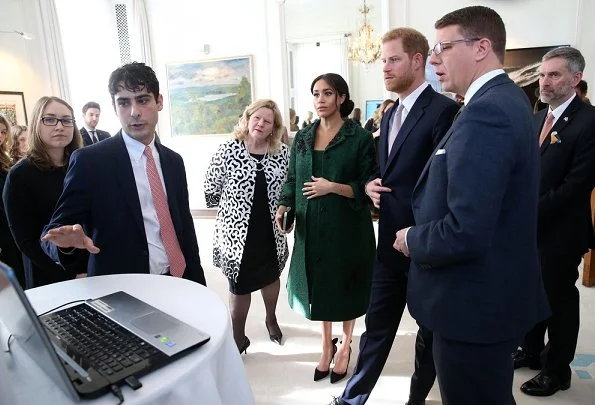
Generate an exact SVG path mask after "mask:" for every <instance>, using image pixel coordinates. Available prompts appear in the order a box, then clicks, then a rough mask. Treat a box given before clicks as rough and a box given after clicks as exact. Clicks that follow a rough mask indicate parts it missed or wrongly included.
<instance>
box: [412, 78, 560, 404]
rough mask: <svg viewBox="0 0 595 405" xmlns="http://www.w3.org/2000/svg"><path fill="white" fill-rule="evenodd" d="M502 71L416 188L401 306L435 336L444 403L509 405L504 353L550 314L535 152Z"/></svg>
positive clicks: (520, 104)
mask: <svg viewBox="0 0 595 405" xmlns="http://www.w3.org/2000/svg"><path fill="white" fill-rule="evenodd" d="M537 143H538V142H537V140H536V138H535V130H534V127H533V123H532V114H531V107H530V106H529V102H528V100H527V97H526V96H525V95H524V93H523V91H522V90H521V89H520V88H518V87H517V86H516V85H515V84H514V83H513V82H512V81H511V80H510V79H509V78H508V76H506V75H505V74H501V75H498V76H496V77H494V78H492V79H491V80H489V81H488V82H487V83H486V84H484V85H483V86H482V87H481V88H480V89H479V90H478V91H477V92H476V93H475V95H473V97H472V98H471V99H470V100H469V101H468V103H467V105H466V106H465V107H464V109H463V110H462V112H461V114H460V115H459V117H458V118H457V119H456V120H455V122H454V123H453V125H452V128H451V129H450V131H449V132H448V133H447V134H446V135H445V136H444V138H443V139H442V141H441V142H440V143H439V144H438V146H437V148H436V150H435V151H434V153H433V154H432V157H431V158H430V160H429V161H428V163H427V165H426V167H425V168H424V171H423V173H422V175H421V177H420V179H419V182H418V183H417V185H416V187H415V190H414V192H413V213H414V215H415V223H416V224H417V225H416V226H414V227H413V228H411V229H410V230H409V232H408V234H407V243H408V247H409V253H410V257H411V270H410V272H409V286H408V306H409V311H410V312H411V314H412V315H413V317H414V318H415V319H416V320H417V321H418V322H420V323H421V324H422V325H424V326H426V327H427V328H429V329H430V330H431V331H432V332H433V333H434V348H433V349H434V350H433V352H434V361H435V365H436V371H437V374H438V380H439V382H440V390H441V393H442V400H443V404H444V405H477V404H481V405H508V404H512V403H513V402H514V399H513V397H512V392H511V387H512V376H513V364H512V357H511V353H512V352H513V351H514V349H515V348H516V346H517V345H518V344H519V343H520V340H521V338H522V336H523V335H524V334H525V333H526V332H527V331H528V330H529V329H531V328H532V327H533V326H534V325H535V324H536V323H537V322H539V321H542V320H543V319H545V318H546V317H547V316H548V315H549V308H548V305H547V301H546V297H545V293H544V289H543V284H542V280H541V273H540V269H539V261H538V255H537V239H536V231H537V201H538V187H539V152H538V145H537Z"/></svg>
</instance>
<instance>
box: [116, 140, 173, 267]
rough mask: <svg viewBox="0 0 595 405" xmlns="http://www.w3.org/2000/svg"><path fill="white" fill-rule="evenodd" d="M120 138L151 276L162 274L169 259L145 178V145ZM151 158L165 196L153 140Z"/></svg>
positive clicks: (149, 188) (159, 164) (167, 265)
mask: <svg viewBox="0 0 595 405" xmlns="http://www.w3.org/2000/svg"><path fill="white" fill-rule="evenodd" d="M122 138H123V139H124V144H125V145H126V149H127V150H128V155H129V156H130V163H131V164H132V172H133V173H134V181H135V183H136V190H137V192H138V199H139V201H140V208H141V211H142V215H143V223H144V225H145V233H146V234H147V244H148V246H149V269H150V272H151V274H164V273H167V272H168V271H169V259H168V258H167V253H166V252H165V247H164V246H163V241H162V240H161V232H160V226H159V220H158V219H157V211H155V204H154V203H153V195H152V194H151V187H150V185H149V178H148V177H147V157H146V156H145V144H143V143H142V142H139V141H137V140H136V139H134V138H132V137H130V135H128V134H126V133H125V132H124V130H122ZM149 146H150V147H151V151H152V152H153V157H154V158H155V165H156V166H157V172H158V173H159V178H160V179H161V184H162V185H163V191H164V192H165V195H166V196H167V190H166V189H165V182H164V181H163V172H162V170H161V161H160V159H159V152H158V151H157V148H156V147H155V139H154V138H153V140H152V141H151V143H150V144H149Z"/></svg>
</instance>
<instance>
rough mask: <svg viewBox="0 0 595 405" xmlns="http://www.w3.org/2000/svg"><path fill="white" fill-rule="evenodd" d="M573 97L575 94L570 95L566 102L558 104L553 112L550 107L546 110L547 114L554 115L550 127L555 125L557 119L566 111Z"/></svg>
mask: <svg viewBox="0 0 595 405" xmlns="http://www.w3.org/2000/svg"><path fill="white" fill-rule="evenodd" d="M575 97H576V93H572V96H571V97H570V98H569V99H568V100H566V101H565V102H563V103H562V104H560V105H559V106H558V107H556V109H555V110H552V109H551V107H549V108H548V113H552V114H554V122H552V127H553V126H554V125H555V124H556V121H558V118H560V117H561V116H562V114H564V111H566V109H567V108H568V106H569V105H570V103H572V100H574V98H575Z"/></svg>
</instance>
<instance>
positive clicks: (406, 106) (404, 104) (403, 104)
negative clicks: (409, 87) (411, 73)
mask: <svg viewBox="0 0 595 405" xmlns="http://www.w3.org/2000/svg"><path fill="white" fill-rule="evenodd" d="M429 85H430V84H429V83H428V82H426V81H424V82H423V83H422V84H421V85H420V86H419V87H418V88H417V89H415V90H413V92H412V93H411V94H409V95H408V96H407V97H405V99H404V100H401V99H399V104H398V105H397V109H399V108H402V112H401V127H402V126H403V124H404V123H405V119H407V115H408V114H409V111H411V109H412V108H413V105H414V104H415V102H416V101H417V99H418V98H419V96H420V94H421V93H423V91H424V90H425V89H426V87H428V86H429ZM397 113H398V111H395V114H394V116H393V119H392V120H391V122H390V123H389V128H388V134H389V136H388V138H389V139H388V154H389V155H390V151H391V149H392V147H393V143H394V142H395V139H396V138H397V136H398V133H395V132H394V131H393V126H394V125H395V124H396V118H397ZM399 130H400V128H399Z"/></svg>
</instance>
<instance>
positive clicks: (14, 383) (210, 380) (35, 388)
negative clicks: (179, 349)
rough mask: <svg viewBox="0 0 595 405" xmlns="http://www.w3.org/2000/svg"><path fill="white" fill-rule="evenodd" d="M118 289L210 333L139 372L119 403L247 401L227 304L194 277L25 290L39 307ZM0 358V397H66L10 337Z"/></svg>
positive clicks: (31, 400)
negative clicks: (163, 362) (192, 347)
mask: <svg viewBox="0 0 595 405" xmlns="http://www.w3.org/2000/svg"><path fill="white" fill-rule="evenodd" d="M120 290H121V291H125V292H127V293H128V294H130V295H133V296H135V297H137V298H139V299H141V300H143V301H145V302H147V303H148V304H150V305H152V306H154V307H156V308H158V309H160V310H162V311H164V312H166V313H168V314H170V315H172V316H174V317H176V318H178V319H180V320H181V321H183V322H186V323H187V324H189V325H192V326H194V327H196V328H198V329H200V330H202V331H204V332H206V333H207V334H209V335H210V336H211V340H210V341H209V342H207V343H206V344H205V345H204V346H201V347H199V348H198V349H196V350H193V351H191V352H190V353H189V354H187V355H185V356H183V357H181V358H179V359H177V360H175V361H174V362H172V363H170V364H168V365H166V366H164V367H162V368H159V369H157V370H154V371H152V372H150V373H149V374H147V375H144V376H142V377H141V378H140V381H141V383H142V384H143V387H142V388H140V389H139V390H137V391H133V390H132V389H130V388H128V387H127V386H124V387H123V388H122V392H123V394H124V399H125V404H160V405H161V404H172V405H173V404H175V405H183V404H201V405H219V404H221V405H228V404H229V405H252V404H254V399H253V396H252V391H251V389H250V385H249V383H248V379H247V377H246V372H245V369H244V365H243V363H242V359H241V357H240V355H239V353H238V350H237V347H236V345H235V343H234V340H233V336H232V334H231V327H230V324H229V316H228V313H227V308H226V307H225V305H224V304H223V302H222V301H221V300H220V299H219V297H217V295H216V294H215V293H214V292H212V291H211V290H209V289H208V288H205V287H203V286H202V285H200V284H197V283H194V282H191V281H188V280H184V279H180V278H176V277H167V276H156V275H149V274H120V275H111V276H97V277H89V278H82V279H77V280H70V281H65V282H62V283H56V284H51V285H47V286H43V287H39V288H33V289H31V290H27V291H26V293H27V297H28V298H29V300H30V301H31V304H32V305H33V308H35V311H36V312H37V313H38V314H39V313H43V312H45V311H48V310H50V309H52V308H54V307H57V306H58V305H61V304H64V303H67V302H70V301H74V300H81V299H88V298H98V297H101V296H103V295H107V294H110V293H113V292H116V291H120ZM0 334H1V333H0ZM2 339H3V340H5V337H2ZM0 358H1V360H0V370H2V377H1V379H2V380H3V381H2V388H3V392H2V395H1V396H3V397H4V395H5V394H6V396H7V397H8V396H9V395H10V393H6V392H5V391H4V390H5V389H6V388H7V387H10V388H12V390H13V393H12V396H14V398H11V403H16V404H70V403H72V401H71V400H70V398H69V397H67V396H66V394H64V393H63V392H62V391H61V390H60V389H59V388H58V387H57V386H55V385H54V384H53V382H52V380H51V379H50V378H49V377H48V376H47V375H45V373H44V372H43V371H42V370H41V369H40V368H39V367H38V366H37V365H36V364H35V361H34V360H33V359H31V358H30V357H29V356H28V355H27V354H26V353H25V352H24V351H23V350H22V348H21V347H20V346H19V345H18V343H17V342H14V341H13V342H12V343H11V354H9V353H5V352H3V351H1V352H0ZM15 401H16V402H15ZM2 402H3V401H2V400H0V403H2ZM84 402H85V403H88V404H92V405H96V404H97V405H99V404H106V405H107V404H109V405H113V404H115V403H117V401H116V398H115V397H114V396H113V395H112V394H106V395H104V396H102V397H101V398H98V399H96V400H90V401H87V400H85V401H84Z"/></svg>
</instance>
